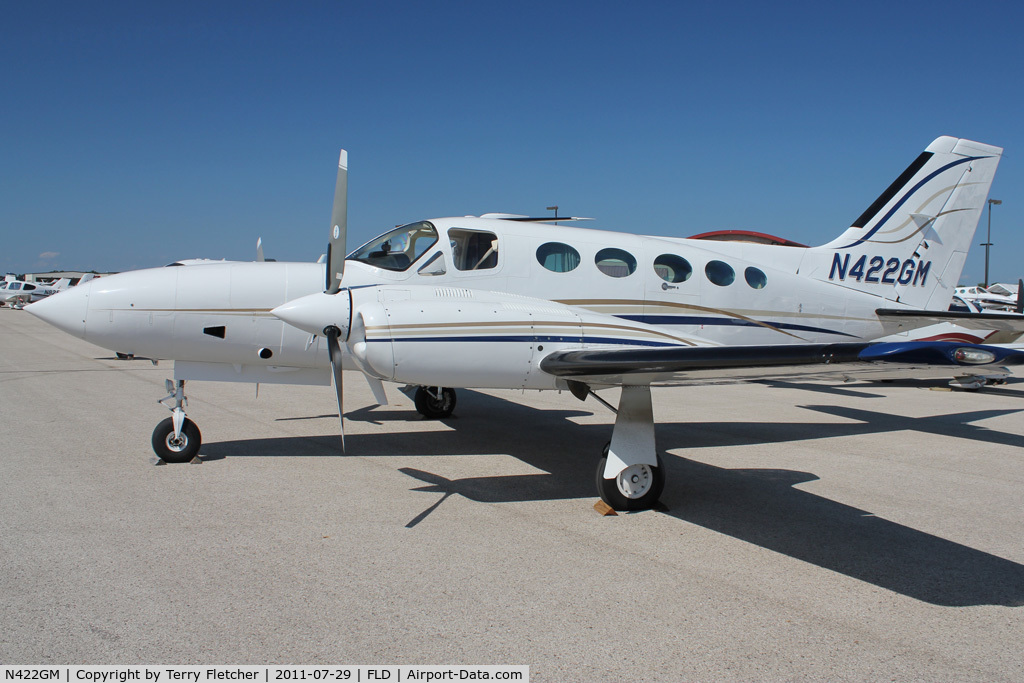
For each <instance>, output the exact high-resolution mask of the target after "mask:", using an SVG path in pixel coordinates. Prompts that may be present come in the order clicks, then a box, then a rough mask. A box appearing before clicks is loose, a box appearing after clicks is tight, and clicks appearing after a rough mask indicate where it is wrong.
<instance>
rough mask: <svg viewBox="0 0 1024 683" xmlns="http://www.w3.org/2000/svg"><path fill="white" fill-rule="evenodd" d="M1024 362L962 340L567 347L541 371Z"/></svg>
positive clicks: (750, 373)
mask: <svg viewBox="0 0 1024 683" xmlns="http://www.w3.org/2000/svg"><path fill="white" fill-rule="evenodd" d="M1015 365H1024V351H1020V350H1014V349H1008V348H1003V347H995V346H979V345H972V344H957V343H955V342H898V343H844V344H793V345H777V346H691V347H668V348H626V349H587V350H566V351H559V352H555V353H553V354H551V355H549V356H548V357H547V358H545V359H544V360H543V361H541V364H540V367H541V369H542V370H543V371H544V372H547V373H550V374H552V375H555V376H557V377H561V378H564V379H566V380H575V381H577V382H583V383H588V384H600V385H644V384H656V385H663V386H680V385H687V384H712V383H734V382H751V381H762V380H770V379H794V378H802V379H832V380H835V379H896V378H913V379H922V378H931V377H951V376H953V375H956V374H962V375H985V374H993V373H1002V372H1006V369H1005V367H1006V366H1015Z"/></svg>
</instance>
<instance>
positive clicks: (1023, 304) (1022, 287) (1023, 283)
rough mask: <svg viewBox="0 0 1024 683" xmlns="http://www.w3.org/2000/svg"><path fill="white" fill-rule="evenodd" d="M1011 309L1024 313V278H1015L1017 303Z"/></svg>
mask: <svg viewBox="0 0 1024 683" xmlns="http://www.w3.org/2000/svg"><path fill="white" fill-rule="evenodd" d="M989 241H991V240H989ZM1013 310H1015V311H1017V312H1018V313H1024V279H1021V280H1017V305H1016V306H1014V307H1013Z"/></svg>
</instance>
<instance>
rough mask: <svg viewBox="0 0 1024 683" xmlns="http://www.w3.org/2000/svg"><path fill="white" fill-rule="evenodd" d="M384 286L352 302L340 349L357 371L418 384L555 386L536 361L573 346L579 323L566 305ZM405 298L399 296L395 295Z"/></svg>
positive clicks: (576, 342)
mask: <svg viewBox="0 0 1024 683" xmlns="http://www.w3.org/2000/svg"><path fill="white" fill-rule="evenodd" d="M415 290H419V291H410V290H390V291H386V292H382V295H381V296H380V297H379V298H380V299H382V300H378V301H376V302H367V303H364V304H362V305H359V304H357V305H356V308H355V310H354V311H353V315H352V329H351V333H350V335H349V340H348V350H349V353H351V355H352V358H353V360H354V361H355V362H356V364H357V365H359V366H360V367H361V369H362V370H363V371H364V372H367V373H368V374H371V375H373V376H375V377H378V378H380V379H382V380H389V381H393V382H401V383H407V384H419V385H425V386H446V387H476V388H508V387H521V388H526V389H552V388H555V386H556V385H555V382H556V379H555V378H554V377H553V376H551V375H549V374H547V373H545V372H542V371H541V370H540V369H539V363H540V360H541V359H542V358H543V357H544V356H546V355H547V354H548V353H550V352H551V351H553V350H555V349H557V348H563V347H565V346H573V347H579V345H580V344H581V343H582V341H583V328H582V325H581V320H580V317H579V316H578V315H576V314H575V313H574V312H573V311H571V310H570V309H569V308H568V307H565V306H561V305H559V304H554V303H550V302H546V301H540V300H534V299H526V298H522V297H513V296H510V295H502V294H500V293H496V292H473V291H470V290H450V289H444V288H437V289H435V288H433V287H431V288H415ZM403 296H404V297H405V298H399V297H403Z"/></svg>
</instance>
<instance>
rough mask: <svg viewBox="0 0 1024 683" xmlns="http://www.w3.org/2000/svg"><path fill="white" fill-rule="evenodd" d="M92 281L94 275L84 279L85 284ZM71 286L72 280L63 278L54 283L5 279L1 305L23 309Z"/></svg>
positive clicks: (1, 283)
mask: <svg viewBox="0 0 1024 683" xmlns="http://www.w3.org/2000/svg"><path fill="white" fill-rule="evenodd" d="M91 279H92V275H91V274H90V275H87V276H86V277H84V278H82V281H83V282H88V281H89V280H91ZM70 285H71V280H69V279H68V278H66V277H62V278H61V279H59V280H57V281H56V282H53V283H47V282H26V281H24V280H18V279H16V278H13V277H11V278H9V279H5V280H4V281H3V282H0V303H9V304H10V305H11V307H12V308H21V307H22V306H24V305H25V304H28V303H31V302H33V301H39V300H40V299H45V298H46V297H48V296H50V295H52V294H56V293H57V292H63V291H64V290H65V289H67V288H68V287H69V286H70Z"/></svg>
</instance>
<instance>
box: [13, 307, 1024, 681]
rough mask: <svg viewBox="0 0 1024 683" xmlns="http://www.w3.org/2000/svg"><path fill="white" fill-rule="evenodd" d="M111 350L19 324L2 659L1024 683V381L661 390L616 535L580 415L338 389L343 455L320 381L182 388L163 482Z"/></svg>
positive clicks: (139, 406) (156, 381) (149, 383)
mask: <svg viewBox="0 0 1024 683" xmlns="http://www.w3.org/2000/svg"><path fill="white" fill-rule="evenodd" d="M111 356H112V354H111V353H109V352H107V351H104V350H102V349H99V348H97V347H95V346H92V345H90V344H87V343H85V342H82V341H80V340H77V339H75V338H73V337H70V336H68V335H66V334H64V333H62V332H60V331H58V330H55V329H51V328H50V327H48V326H47V325H45V324H44V323H42V322H40V321H38V320H36V319H35V318H33V317H32V316H31V315H29V314H27V313H25V312H23V311H12V310H9V309H0V661H2V662H3V663H5V664H29V663H33V664H130V663H138V664H157V663H164V664H245V663H251V664H262V663H279V664H528V665H529V666H530V667H531V673H532V680H534V681H684V680H691V681H727V680H742V681H750V680H773V681H774V680H830V681H835V680H858V681H863V680H871V681H874V680H898V681H911V680H927V681H1020V680H1022V679H1024V652H1022V643H1024V534H1022V530H1024V506H1022V502H1024V494H1022V491H1024V420H1022V411H1024V383H1012V382H1011V383H1010V384H1008V385H1005V386H1001V387H991V388H988V389H985V390H983V391H981V392H977V393H964V392H950V391H935V390H930V389H929V385H924V384H921V385H915V384H912V383H911V384H902V385H895V384H884V385H875V384H847V385H842V386H837V387H832V386H828V385H825V384H803V385H786V384H782V383H776V384H773V385H761V384H752V385H735V386H712V387H704V388H685V389H658V390H656V391H655V397H654V398H655V416H656V419H657V423H658V427H657V438H658V447H659V450H660V452H661V453H662V455H663V458H664V461H665V467H666V469H667V473H668V477H669V480H668V484H667V486H666V489H665V493H664V495H663V497H662V500H663V502H664V504H665V506H666V508H667V509H666V510H663V511H650V512H642V513H634V514H627V515H620V516H617V517H601V516H599V515H598V514H597V513H596V512H595V511H594V509H593V504H594V502H595V501H596V500H597V496H596V493H595V489H594V477H595V474H594V473H595V466H596V460H597V457H598V454H599V453H600V449H601V447H602V445H603V444H604V442H605V441H607V440H608V439H609V438H610V434H611V423H612V416H611V414H610V413H609V412H608V411H607V410H606V409H605V408H603V407H601V406H600V405H597V404H596V403H595V402H593V401H592V400H590V401H587V402H586V403H581V402H579V401H577V400H576V399H575V398H573V397H572V396H571V395H570V394H568V393H567V392H566V393H562V394H556V393H535V392H531V393H522V392H513V391H485V392H477V391H460V392H459V403H458V407H457V409H456V413H455V416H454V417H453V418H451V419H448V420H445V421H441V422H434V421H426V420H423V419H421V418H420V417H419V416H418V415H417V413H416V412H415V409H414V408H413V407H412V404H411V402H410V401H409V400H408V399H406V398H405V397H404V396H402V395H401V394H400V393H399V392H398V391H397V390H395V389H394V388H393V387H390V386H389V388H388V395H389V397H390V398H391V400H392V405H391V406H389V407H383V408H381V407H374V406H373V405H372V398H371V394H370V391H369V389H368V387H367V386H366V383H365V382H364V381H363V380H362V378H361V377H360V376H359V375H358V374H354V373H348V374H347V375H346V386H345V401H346V410H348V411H349V414H348V416H347V419H346V434H347V446H348V452H347V454H345V455H342V454H341V453H340V451H339V448H338V446H339V439H338V437H337V429H338V424H337V415H336V406H335V400H334V395H333V389H331V388H330V387H315V388H308V387H288V386H273V385H263V386H261V387H260V390H259V397H258V398H257V396H256V390H255V388H254V387H253V386H252V385H236V384H222V383H207V382H194V383H189V385H188V386H187V392H186V393H187V395H188V397H189V399H190V403H189V407H188V413H189V416H190V417H191V418H192V419H193V420H195V422H196V423H197V424H198V425H199V427H200V429H201V430H202V434H203V440H204V444H203V447H202V450H201V454H202V459H203V461H204V462H203V464H202V465H167V466H163V467H155V466H153V464H152V463H151V457H152V451H151V449H150V434H151V432H152V429H153V427H154V426H155V425H156V423H157V422H159V421H160V420H162V419H164V418H165V417H167V416H168V415H169V414H170V413H169V412H168V411H167V410H166V409H165V408H163V407H162V406H160V405H157V403H156V401H157V399H159V398H161V397H163V396H164V393H165V392H164V387H163V383H164V379H165V378H167V377H170V376H171V374H172V370H171V364H170V363H161V364H160V366H159V367H154V366H153V365H151V364H150V363H149V362H146V361H117V360H115V359H113V358H112V357H111ZM931 386H934V385H931ZM615 393H616V392H614V391H612V392H608V394H609V395H608V398H610V399H614V397H615Z"/></svg>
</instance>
